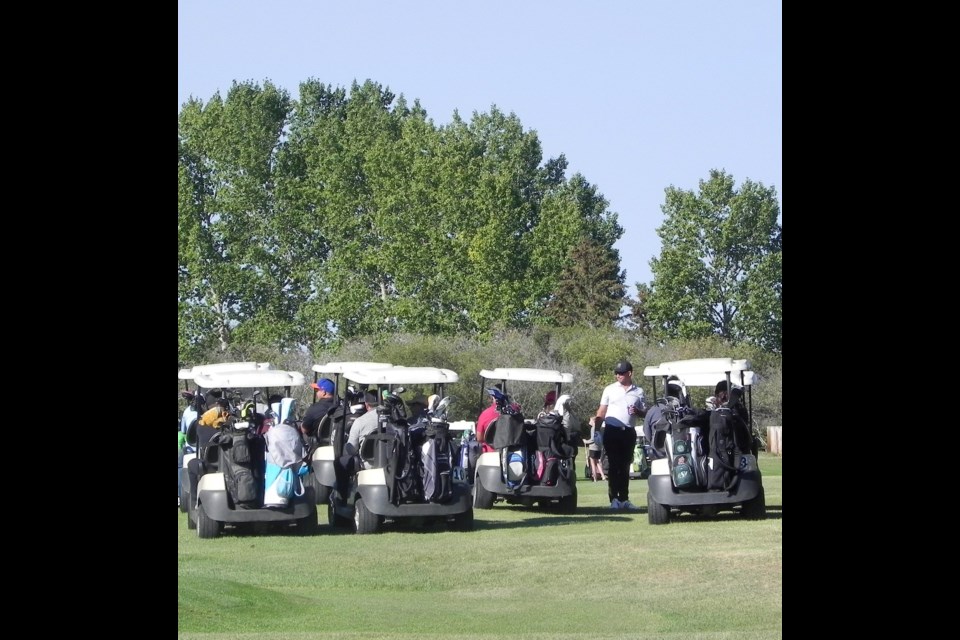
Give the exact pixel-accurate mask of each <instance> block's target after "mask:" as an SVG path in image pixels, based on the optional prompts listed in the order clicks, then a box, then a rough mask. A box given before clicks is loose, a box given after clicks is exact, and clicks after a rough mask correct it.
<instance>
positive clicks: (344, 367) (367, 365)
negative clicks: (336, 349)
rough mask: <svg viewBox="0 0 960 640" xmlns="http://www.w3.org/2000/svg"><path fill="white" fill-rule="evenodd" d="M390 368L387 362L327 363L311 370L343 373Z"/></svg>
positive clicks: (316, 365) (315, 366)
mask: <svg viewBox="0 0 960 640" xmlns="http://www.w3.org/2000/svg"><path fill="white" fill-rule="evenodd" d="M392 366H393V365H392V364H390V363H389V362H362V361H356V362H328V363H327V364H315V365H313V366H312V367H311V369H312V370H313V371H316V372H317V373H344V372H346V371H362V370H364V369H389V368H390V367H392Z"/></svg>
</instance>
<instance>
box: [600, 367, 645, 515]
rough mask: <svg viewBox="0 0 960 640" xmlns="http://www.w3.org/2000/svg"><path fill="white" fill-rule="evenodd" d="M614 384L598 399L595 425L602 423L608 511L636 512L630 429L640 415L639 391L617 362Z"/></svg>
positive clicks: (633, 442) (632, 431)
mask: <svg viewBox="0 0 960 640" xmlns="http://www.w3.org/2000/svg"><path fill="white" fill-rule="evenodd" d="M613 373H614V375H615V376H616V377H617V381H616V382H614V383H613V384H610V385H607V386H606V387H605V388H604V389H603V395H601V396H600V406H599V407H598V408H597V416H596V419H595V423H596V424H597V425H599V424H600V421H601V420H602V421H603V447H604V449H606V452H607V461H608V462H609V465H610V469H609V471H608V472H607V495H608V497H609V498H610V508H611V509H628V510H632V509H636V508H637V507H636V506H634V504H633V503H632V502H630V462H631V461H632V459H633V448H634V446H636V444H637V432H636V430H635V429H634V426H635V424H636V422H637V420H639V419H640V418H641V417H643V415H644V413H646V407H645V405H644V402H643V401H644V396H643V389H641V388H640V387H638V386H637V385H635V384H634V383H633V365H632V364H630V362H629V361H628V360H621V361H620V362H618V363H617V364H616V366H614V368H613Z"/></svg>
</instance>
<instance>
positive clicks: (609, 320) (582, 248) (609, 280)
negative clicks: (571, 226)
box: [546, 238, 626, 328]
mask: <svg viewBox="0 0 960 640" xmlns="http://www.w3.org/2000/svg"><path fill="white" fill-rule="evenodd" d="M567 263H568V264H569V265H570V266H569V268H568V269H567V270H566V271H564V272H563V273H562V274H561V276H560V279H559V281H558V283H557V285H558V286H557V287H556V289H555V293H554V296H553V298H552V299H551V300H550V302H549V303H548V304H547V307H546V315H547V317H548V318H550V319H551V320H552V321H553V323H554V324H556V325H557V326H573V325H584V326H588V327H594V328H598V327H609V326H612V325H613V324H614V322H615V321H616V320H617V319H619V317H620V308H621V306H622V305H623V299H624V294H625V293H626V291H625V288H624V285H623V282H624V279H625V278H626V272H624V271H621V270H620V255H619V253H618V252H617V250H616V249H614V248H612V247H604V246H601V245H599V244H597V243H596V242H594V241H592V240H590V239H587V238H583V239H581V241H580V242H579V243H578V244H576V245H575V246H573V247H572V248H571V249H570V251H569V254H568V260H567Z"/></svg>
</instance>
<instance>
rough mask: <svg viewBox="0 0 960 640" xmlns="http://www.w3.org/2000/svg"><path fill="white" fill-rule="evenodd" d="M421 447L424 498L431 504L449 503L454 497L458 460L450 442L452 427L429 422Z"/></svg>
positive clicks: (444, 423) (442, 423)
mask: <svg viewBox="0 0 960 640" xmlns="http://www.w3.org/2000/svg"><path fill="white" fill-rule="evenodd" d="M424 440H425V441H424V443H423V444H422V445H420V451H421V455H420V461H421V464H422V465H423V496H424V498H425V499H426V500H429V501H430V502H447V501H448V500H450V498H451V497H452V496H453V465H454V461H455V460H456V454H455V452H454V448H453V443H452V442H450V425H449V424H447V423H446V422H429V423H427V425H426V429H425V433H424Z"/></svg>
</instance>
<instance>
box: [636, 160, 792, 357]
mask: <svg viewBox="0 0 960 640" xmlns="http://www.w3.org/2000/svg"><path fill="white" fill-rule="evenodd" d="M663 213H664V222H663V224H662V225H661V226H660V227H659V228H658V229H657V234H658V235H659V236H660V238H661V240H662V241H663V246H662V250H661V253H660V256H659V257H655V258H653V259H652V260H651V261H650V269H651V272H652V273H653V283H652V285H651V287H650V290H649V291H644V292H643V293H644V295H645V296H646V298H645V303H644V312H645V319H646V320H647V321H648V322H649V324H650V327H651V330H652V331H653V332H654V333H656V334H659V335H665V336H668V337H680V338H699V337H705V336H709V335H714V334H715V335H718V336H720V337H722V338H724V339H726V340H728V341H730V342H733V343H738V342H749V343H752V344H756V345H758V346H760V347H763V348H764V349H767V350H770V351H773V352H780V351H781V350H782V332H783V329H782V327H783V257H782V251H783V230H782V228H781V225H780V224H779V223H778V218H779V215H780V207H779V205H778V204H777V199H776V191H775V190H774V189H773V188H768V187H765V186H764V185H763V184H760V183H755V182H752V181H750V180H746V181H744V183H743V184H742V185H741V187H740V189H735V188H734V179H733V177H732V176H730V175H727V174H726V172H724V171H718V170H712V171H711V172H710V179H709V180H706V181H704V180H701V181H700V188H699V192H698V193H694V192H692V191H685V190H682V189H677V188H675V187H672V186H671V187H669V188H667V189H666V202H665V204H664V205H663ZM638 288H639V287H638Z"/></svg>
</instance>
